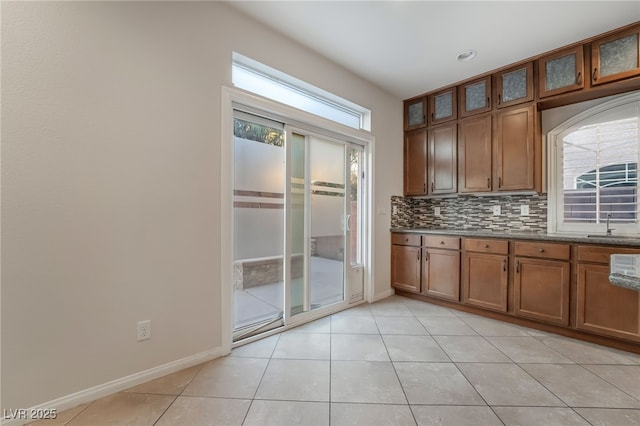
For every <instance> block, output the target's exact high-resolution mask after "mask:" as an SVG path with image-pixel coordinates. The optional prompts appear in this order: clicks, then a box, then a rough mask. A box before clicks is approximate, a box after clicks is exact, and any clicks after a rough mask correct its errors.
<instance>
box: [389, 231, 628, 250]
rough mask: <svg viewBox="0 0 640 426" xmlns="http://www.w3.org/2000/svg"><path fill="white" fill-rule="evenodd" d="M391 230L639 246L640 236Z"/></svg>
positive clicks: (412, 232)
mask: <svg viewBox="0 0 640 426" xmlns="http://www.w3.org/2000/svg"><path fill="white" fill-rule="evenodd" d="M391 232H399V233H407V234H436V235H455V236H460V237H479V238H503V239H504V238H507V239H518V240H536V241H551V242H553V241H555V242H564V243H581V244H600V245H615V246H625V247H640V238H635V237H633V238H632V237H621V236H618V237H616V236H615V235H611V236H605V235H602V236H598V237H588V236H587V235H585V234H582V235H581V234H546V233H545V234H543V233H538V232H503V231H500V232H493V231H490V230H483V229H480V230H478V229H464V230H459V229H438V228H391Z"/></svg>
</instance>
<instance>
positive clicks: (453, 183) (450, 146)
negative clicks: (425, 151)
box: [427, 122, 458, 195]
mask: <svg viewBox="0 0 640 426" xmlns="http://www.w3.org/2000/svg"><path fill="white" fill-rule="evenodd" d="M457 129H458V127H457V125H456V123H455V122H453V123H446V124H441V125H439V126H436V127H432V128H429V132H428V134H429V158H428V164H429V170H428V174H429V185H428V188H427V189H428V192H429V194H432V195H439V194H452V193H455V192H456V191H457V190H458V179H457V178H458V132H457Z"/></svg>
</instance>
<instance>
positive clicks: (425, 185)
mask: <svg viewBox="0 0 640 426" xmlns="http://www.w3.org/2000/svg"><path fill="white" fill-rule="evenodd" d="M422 192H424V193H425V194H426V193H427V183H426V182H425V183H424V184H423V185H422Z"/></svg>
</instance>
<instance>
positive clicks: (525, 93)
mask: <svg viewBox="0 0 640 426" xmlns="http://www.w3.org/2000/svg"><path fill="white" fill-rule="evenodd" d="M495 79H496V92H497V93H498V95H497V99H496V107H497V108H505V107H509V106H513V105H517V104H521V103H524V102H531V101H533V96H534V94H533V62H527V63H526V64H523V65H519V66H516V67H513V68H509V69H507V70H504V71H500V72H498V73H496V75H495Z"/></svg>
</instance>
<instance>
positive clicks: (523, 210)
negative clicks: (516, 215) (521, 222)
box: [520, 204, 529, 216]
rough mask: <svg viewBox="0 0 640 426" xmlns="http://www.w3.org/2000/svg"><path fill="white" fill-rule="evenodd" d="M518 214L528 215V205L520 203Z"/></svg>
mask: <svg viewBox="0 0 640 426" xmlns="http://www.w3.org/2000/svg"><path fill="white" fill-rule="evenodd" d="M520 216H529V205H528V204H521V205H520Z"/></svg>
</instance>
